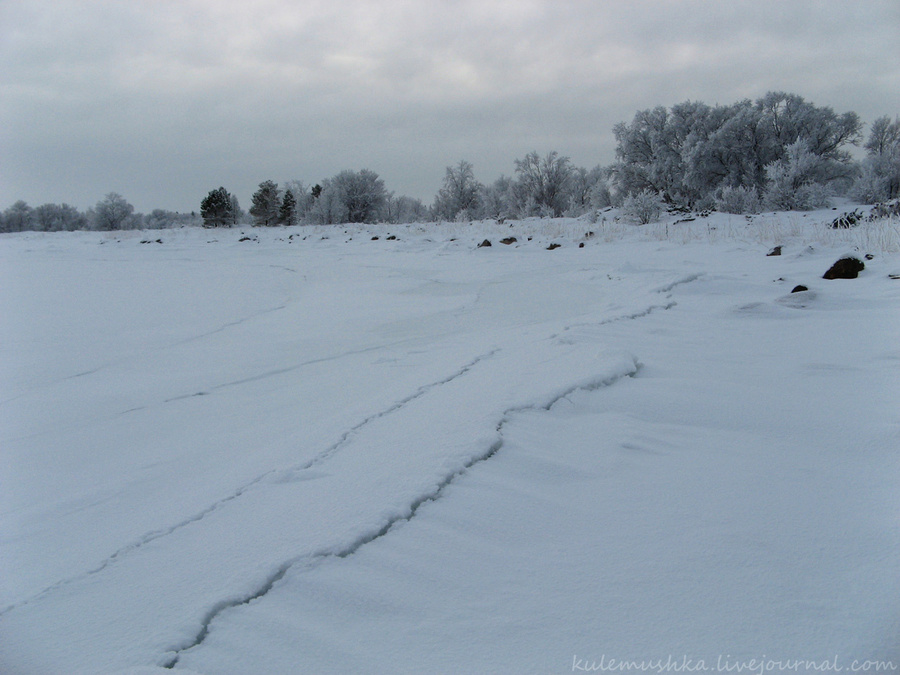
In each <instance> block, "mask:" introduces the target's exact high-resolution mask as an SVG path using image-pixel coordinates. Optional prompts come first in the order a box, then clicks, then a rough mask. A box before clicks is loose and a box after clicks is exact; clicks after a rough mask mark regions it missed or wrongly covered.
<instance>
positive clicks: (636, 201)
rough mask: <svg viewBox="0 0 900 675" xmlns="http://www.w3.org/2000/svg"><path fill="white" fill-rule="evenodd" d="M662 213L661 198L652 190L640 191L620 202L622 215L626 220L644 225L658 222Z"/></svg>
mask: <svg viewBox="0 0 900 675" xmlns="http://www.w3.org/2000/svg"><path fill="white" fill-rule="evenodd" d="M661 212H662V197H660V195H659V193H658V192H653V191H652V190H641V191H640V192H638V193H636V194H630V195H628V196H627V197H625V201H624V202H622V213H623V214H624V215H625V217H626V218H628V219H630V220H633V221H635V222H638V223H640V224H641V225H646V224H647V223H652V222H653V221H655V220H659V214H660V213H661Z"/></svg>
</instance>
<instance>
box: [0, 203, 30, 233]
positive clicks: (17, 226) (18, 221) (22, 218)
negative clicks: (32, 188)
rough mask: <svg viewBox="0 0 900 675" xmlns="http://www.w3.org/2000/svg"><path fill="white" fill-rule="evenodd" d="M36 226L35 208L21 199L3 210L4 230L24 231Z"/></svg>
mask: <svg viewBox="0 0 900 675" xmlns="http://www.w3.org/2000/svg"><path fill="white" fill-rule="evenodd" d="M33 228H34V209H32V208H31V207H30V206H28V204H27V203H26V202H24V201H22V200H21V199H20V200H19V201H17V202H16V203H15V204H13V205H12V206H10V207H9V208H8V209H6V210H5V211H4V212H3V221H2V230H0V231H3V232H23V231H25V230H31V229H33Z"/></svg>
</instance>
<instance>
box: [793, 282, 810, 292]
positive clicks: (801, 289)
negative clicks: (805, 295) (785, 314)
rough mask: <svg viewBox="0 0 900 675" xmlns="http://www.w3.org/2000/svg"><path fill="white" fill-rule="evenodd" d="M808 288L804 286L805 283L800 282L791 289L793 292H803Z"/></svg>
mask: <svg viewBox="0 0 900 675" xmlns="http://www.w3.org/2000/svg"><path fill="white" fill-rule="evenodd" d="M808 290H809V289H808V288H807V287H806V286H804V285H803V284H799V285H797V286H794V289H793V290H792V291H791V293H802V292H803V291H808Z"/></svg>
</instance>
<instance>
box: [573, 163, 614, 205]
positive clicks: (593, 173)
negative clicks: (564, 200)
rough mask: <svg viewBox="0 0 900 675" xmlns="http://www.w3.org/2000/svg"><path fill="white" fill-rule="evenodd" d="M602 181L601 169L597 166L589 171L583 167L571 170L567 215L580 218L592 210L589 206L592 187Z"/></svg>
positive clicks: (602, 173)
mask: <svg viewBox="0 0 900 675" xmlns="http://www.w3.org/2000/svg"><path fill="white" fill-rule="evenodd" d="M604 180H605V179H604V172H603V169H602V168H601V167H599V166H595V167H594V168H593V169H590V170H588V169H586V168H584V167H577V168H575V169H572V174H571V182H570V190H569V208H568V209H566V213H567V215H570V216H580V215H582V214H583V213H587V212H588V211H590V210H591V209H592V208H594V207H593V206H592V204H591V193H592V192H593V189H594V186H595V185H596V184H597V183H598V182H601V181H604Z"/></svg>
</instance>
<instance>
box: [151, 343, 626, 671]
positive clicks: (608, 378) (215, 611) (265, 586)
mask: <svg viewBox="0 0 900 675" xmlns="http://www.w3.org/2000/svg"><path fill="white" fill-rule="evenodd" d="M494 351H497V350H494ZM493 353H494V352H491V354H493ZM480 358H486V357H480ZM478 360H480V359H476V360H475V361H474V362H473V363H472V364H471V365H470V366H469V368H471V367H472V366H474V364H475V363H477V361H478ZM640 369H641V364H640V362H639V361H638V360H637V359H636V358H634V357H631V363H630V364H623V367H621V368H619V369H618V370H617V371H614V372H613V373H612V374H609V373H607V374H606V375H603V376H595V377H592V378H588V379H586V380H584V381H582V382H580V383H577V384H573V385H571V386H568V387H566V388H565V389H563V390H561V391H558V392H556V393H554V394H551V395H549V396H548V397H547V399H546V400H544V401H543V402H538V403H534V404H531V405H522V406H516V407H512V408H509V409H507V410H506V411H504V412H503V414H502V416H501V418H500V421H499V422H498V423H497V425H496V432H497V439H496V440H495V441H494V442H493V443H492V444H490V445H489V446H488V447H487V448H486V449H485V450H484V451H483V452H482V453H480V454H477V455H475V456H473V457H472V458H470V459H469V460H468V461H466V462H464V463H463V464H462V465H461V466H460V467H459V468H457V469H455V470H453V471H451V472H450V473H448V474H447V475H446V476H444V478H443V479H441V480H440V481H439V482H437V483H436V484H435V485H434V487H433V488H432V489H431V490H429V491H428V492H425V493H423V494H422V495H421V496H419V497H418V498H416V499H415V500H414V501H412V502H411V503H410V504H409V505H408V506H407V507H406V508H405V509H404V510H403V511H402V512H401V513H398V514H396V515H394V516H393V517H391V518H388V519H387V520H386V521H385V522H384V524H383V525H382V526H381V527H380V528H378V529H377V530H375V531H373V532H371V533H369V534H367V535H365V536H363V537H360V538H358V539H356V540H354V541H352V542H351V543H349V544H348V545H346V546H345V547H343V548H339V549H337V550H331V551H322V552H318V553H313V554H311V555H304V556H301V557H298V558H294V559H291V560H288V561H287V562H285V563H282V564H281V565H279V566H278V567H277V568H276V569H275V570H274V572H273V573H272V574H271V576H269V577H268V578H267V579H265V580H264V582H263V583H262V584H261V585H260V587H259V588H258V589H257V590H255V591H254V592H252V593H250V594H248V595H246V596H244V597H241V598H237V599H232V600H223V601H220V602H218V603H216V604H215V605H213V606H212V607H211V608H210V609H209V611H208V612H207V613H206V615H205V616H204V618H203V620H202V622H201V626H200V630H199V631H198V632H197V634H196V635H195V636H194V638H193V639H192V640H190V641H188V642H186V643H183V644H182V645H180V646H176V647H174V648H173V649H172V650H170V651H169V652H168V653H167V654H169V655H170V656H168V658H166V659H165V660H163V661H162V662H161V663H160V665H161V667H163V668H167V669H173V668H174V667H175V666H176V665H177V664H178V662H179V660H180V659H181V655H182V654H183V653H185V652H187V651H188V650H190V649H194V648H195V647H199V646H200V645H201V644H202V643H203V641H204V640H205V639H206V638H207V636H208V635H209V632H210V629H211V625H212V622H213V621H214V620H215V619H216V618H217V617H218V616H219V615H220V614H222V613H223V612H225V611H227V610H230V609H234V608H237V607H241V606H243V605H247V604H249V603H251V602H253V601H254V600H258V599H260V598H262V597H264V596H265V595H266V594H268V593H269V591H271V590H272V589H273V588H274V587H275V586H276V585H277V584H278V582H279V581H281V580H282V579H283V578H284V577H285V575H286V574H287V573H288V571H290V570H291V569H292V568H294V567H295V566H297V565H298V564H299V563H301V562H305V563H306V565H305V568H306V569H312V568H313V567H315V566H317V565H319V564H321V563H323V562H325V561H326V560H328V559H329V558H348V557H349V556H351V555H353V554H354V553H356V552H357V551H358V550H359V549H361V548H362V547H363V546H366V545H367V544H370V543H372V542H374V541H376V540H378V539H380V538H381V537H384V536H385V535H387V534H388V533H389V532H390V531H391V530H392V529H393V528H394V527H395V526H397V525H400V524H403V523H407V522H409V521H411V520H412V519H413V518H414V517H415V515H416V513H417V512H418V510H419V509H420V508H421V507H422V506H423V505H424V504H427V503H429V502H434V501H437V500H438V499H440V497H441V496H442V495H443V492H444V490H445V489H446V488H447V487H448V486H449V485H450V484H451V483H453V482H454V481H455V480H456V479H457V478H459V477H460V476H462V475H463V474H465V473H466V472H467V471H469V469H471V468H472V467H474V466H475V465H476V464H480V463H482V462H485V461H487V460H489V459H491V458H492V457H494V455H496V454H497V453H498V452H499V451H500V450H501V449H502V448H503V446H504V443H505V439H504V437H503V428H504V427H505V426H506V424H507V423H508V422H509V421H510V417H511V416H512V415H515V414H517V413H522V412H527V411H549V410H550V409H551V408H553V406H554V405H556V404H557V403H558V402H560V401H562V400H564V399H566V398H567V397H568V396H570V395H571V394H573V393H575V392H576V391H588V392H590V391H595V390H597V389H601V388H604V387H609V386H612V385H613V384H615V383H616V382H618V381H619V380H621V379H623V378H625V377H634V376H635V375H637V373H638V372H639V371H640ZM466 370H468V368H466V369H463V370H462V371H460V373H459V374H458V375H457V376H456V377H459V376H460V375H462V374H463V373H464V372H466ZM426 386H427V387H428V389H431V388H433V387H435V386H438V385H437V384H433V385H430V386H429V385H426ZM426 391H427V389H426ZM421 393H422V394H424V393H425V392H424V391H423V392H421ZM420 395H421V394H420ZM410 400H411V399H410ZM407 402H408V401H407ZM384 414H387V413H384ZM372 419H375V416H373V418H372ZM370 421H371V420H370ZM350 433H351V432H348V433H347V434H346V436H347V437H349V436H350ZM334 451H336V449H335V450H334ZM323 459H324V457H323Z"/></svg>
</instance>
